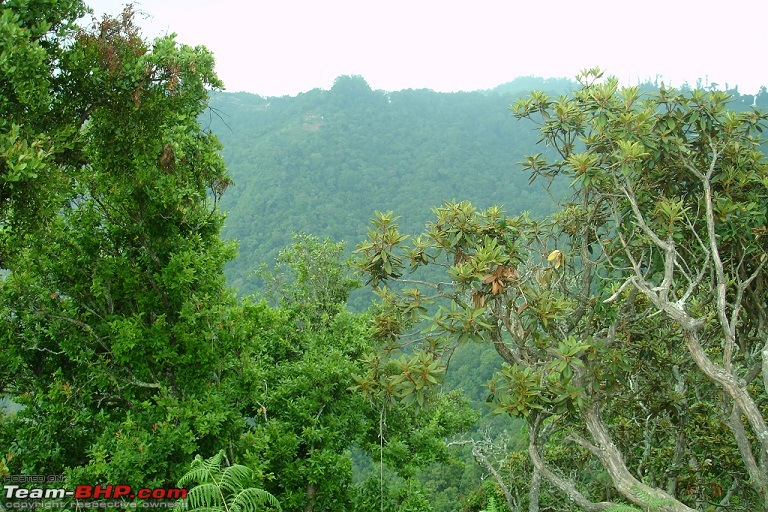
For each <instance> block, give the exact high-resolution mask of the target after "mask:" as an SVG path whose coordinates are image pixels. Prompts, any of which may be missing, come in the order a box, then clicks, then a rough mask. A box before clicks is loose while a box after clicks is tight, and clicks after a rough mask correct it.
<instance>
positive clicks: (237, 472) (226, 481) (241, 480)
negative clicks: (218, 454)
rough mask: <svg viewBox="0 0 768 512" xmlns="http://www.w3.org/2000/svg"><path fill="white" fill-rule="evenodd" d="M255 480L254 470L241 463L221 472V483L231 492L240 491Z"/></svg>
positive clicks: (222, 486)
mask: <svg viewBox="0 0 768 512" xmlns="http://www.w3.org/2000/svg"><path fill="white" fill-rule="evenodd" d="M252 482H253V471H252V470H251V469H250V468H248V467H245V466H242V465H240V464H235V465H233V466H229V467H228V468H226V469H225V470H224V471H223V472H222V473H221V478H220V479H219V485H220V486H221V488H222V489H226V490H227V491H229V492H233V493H235V492H239V491H241V490H242V489H245V488H246V487H248V486H250V484H251V483H252Z"/></svg>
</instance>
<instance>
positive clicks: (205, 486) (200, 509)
mask: <svg viewBox="0 0 768 512" xmlns="http://www.w3.org/2000/svg"><path fill="white" fill-rule="evenodd" d="M223 458H224V451H223V450H222V451H220V452H219V453H218V454H216V455H214V456H213V457H211V458H210V459H208V460H203V458H202V457H201V456H200V455H198V456H197V457H195V460H194V461H193V462H192V464H191V468H190V470H189V471H188V472H187V473H186V474H185V475H184V476H182V477H181V478H180V479H179V483H178V485H179V487H186V486H187V484H190V483H192V482H197V483H198V485H197V486H195V487H194V488H193V489H191V490H190V491H189V492H188V493H187V497H186V498H185V499H184V500H181V505H183V506H184V508H187V509H188V510H189V511H190V512H223V511H232V512H259V511H261V510H263V509H264V506H265V505H271V506H273V507H275V508H276V509H277V510H281V508H280V503H279V502H278V501H277V498H275V497H274V496H273V495H272V494H270V493H269V492H267V491H265V490H263V489H257V488H254V487H249V486H250V485H252V484H253V480H254V476H255V474H254V472H253V470H251V469H250V468H248V467H246V466H243V465H240V464H233V465H232V466H229V467H227V468H225V469H224V470H223V471H222V469H221V461H222V459H223ZM233 496H234V499H233Z"/></svg>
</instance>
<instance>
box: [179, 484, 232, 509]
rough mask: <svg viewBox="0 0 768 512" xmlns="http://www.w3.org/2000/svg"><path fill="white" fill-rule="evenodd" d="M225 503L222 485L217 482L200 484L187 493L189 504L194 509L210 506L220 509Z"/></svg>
mask: <svg viewBox="0 0 768 512" xmlns="http://www.w3.org/2000/svg"><path fill="white" fill-rule="evenodd" d="M224 503H225V502H224V495H223V494H222V493H221V487H219V486H218V485H216V484H215V483H205V484H200V485H198V486H196V487H194V488H193V489H191V490H190V491H189V492H188V493H187V506H188V507H189V508H190V509H192V510H199V509H201V508H208V507H218V508H219V509H220V508H221V507H222V506H223V505H224Z"/></svg>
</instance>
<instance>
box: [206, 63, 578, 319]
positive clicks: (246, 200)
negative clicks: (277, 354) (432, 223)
mask: <svg viewBox="0 0 768 512" xmlns="http://www.w3.org/2000/svg"><path fill="white" fill-rule="evenodd" d="M534 83H536V84H537V86H536V87H540V88H549V87H550V84H548V83H547V82H546V81H545V80H543V79H536V80H534ZM571 83H572V82H571ZM572 84H573V83H572ZM557 89H558V90H559V87H557ZM521 94H524V92H523V90H522V89H520V88H518V87H517V86H515V88H514V90H512V91H493V92H473V93H450V94H448V93H438V92H434V91H429V90H405V91H394V92H384V91H373V90H371V89H370V87H369V86H368V84H366V83H365V81H364V80H363V79H362V78H360V77H339V79H338V80H337V83H336V84H335V85H334V87H333V88H332V89H331V90H330V91H324V90H313V91H309V92H307V93H304V94H299V95H298V96H296V97H282V98H262V97H259V96H256V95H252V94H246V93H235V94H230V93H216V94H214V95H213V96H212V103H211V105H212V107H213V109H214V111H215V114H217V115H214V114H206V115H205V116H204V118H203V119H202V122H203V123H204V124H206V125H209V126H210V128H211V129H212V130H213V132H214V133H216V134H217V136H218V137H219V138H220V139H221V141H222V142H223V144H224V150H223V152H222V154H223V155H224V158H225V160H226V162H227V167H228V169H229V172H230V173H231V175H232V178H233V180H234V182H235V186H234V187H232V190H230V191H229V192H228V193H227V195H226V196H225V197H224V198H222V206H223V207H224V208H226V209H227V210H228V211H229V216H228V218H227V224H226V226H225V228H224V236H226V237H231V238H236V239H238V240H239V242H240V249H241V250H240V257H239V258H238V259H237V260H235V261H234V262H233V263H232V264H230V265H229V266H228V267H227V276H228V279H229V282H230V283H231V284H232V285H233V286H236V287H238V288H239V289H240V291H241V294H243V295H245V294H248V293H253V292H254V291H255V290H257V285H258V282H256V281H252V280H250V279H249V273H250V272H251V270H252V268H253V263H252V262H254V261H271V260H272V259H274V258H275V257H276V256H277V252H278V251H279V250H280V249H281V248H282V247H285V246H286V245H288V244H289V243H290V242H291V233H295V232H305V233H313V234H315V235H317V236H319V237H320V238H321V239H323V238H326V237H328V238H331V239H333V240H345V241H347V242H350V241H358V240H360V239H362V238H363V237H364V236H365V234H366V224H367V222H366V220H367V219H368V218H369V217H370V215H371V212H373V211H376V210H378V211H381V212H386V211H389V210H395V211H397V213H398V215H401V216H402V222H403V223H404V224H403V225H404V227H405V228H406V229H409V230H415V229H416V228H417V227H418V226H419V225H420V224H423V223H424V222H426V220H427V219H428V216H429V211H428V209H427V207H428V206H430V205H435V204H440V203H441V202H442V201H444V200H446V199H450V198H456V197H458V198H462V199H468V200H472V201H473V202H474V203H475V204H478V205H482V206H483V207H487V206H490V205H492V204H506V205H507V207H508V208H509V210H510V211H515V212H518V211H523V210H531V211H535V212H540V213H545V212H547V211H549V210H547V209H546V208H548V205H549V204H550V202H549V197H548V196H547V195H546V193H545V192H544V191H542V190H540V188H539V187H531V186H529V185H528V183H527V180H526V177H525V176H523V175H520V174H519V173H516V172H512V169H513V167H514V162H516V161H517V160H520V159H521V158H522V157H523V154H524V148H527V147H532V146H533V145H534V144H535V143H536V134H535V133H533V132H532V131H531V130H529V129H528V128H527V127H526V126H525V125H524V123H518V122H516V121H515V120H514V119H511V116H509V114H508V113H506V112H505V108H506V106H507V105H508V104H509V103H510V102H512V101H514V100H515V99H516V98H518V97H520V95H521ZM564 185H565V183H564V182H563V183H561V184H559V185H557V186H556V187H555V188H554V189H553V193H554V194H555V195H563V194H564V193H565V191H564ZM368 302H369V300H368V297H366V298H365V300H363V299H362V298H360V297H356V302H355V305H356V308H357V309H358V310H364V309H365V308H366V307H367V305H368Z"/></svg>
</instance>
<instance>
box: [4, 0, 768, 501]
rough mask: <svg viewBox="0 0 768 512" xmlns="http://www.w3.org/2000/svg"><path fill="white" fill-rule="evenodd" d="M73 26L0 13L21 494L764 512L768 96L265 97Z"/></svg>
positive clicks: (9, 6)
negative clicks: (46, 486)
mask: <svg viewBox="0 0 768 512" xmlns="http://www.w3.org/2000/svg"><path fill="white" fill-rule="evenodd" d="M85 12H86V8H85V6H84V5H83V4H82V3H81V2H78V1H69V0H52V1H50V2H45V3H34V2H25V1H10V2H0V34H2V35H0V71H2V75H0V268H2V273H0V347H2V356H1V357H0V399H1V400H2V404H3V406H2V408H0V477H2V478H4V479H5V478H6V477H7V478H9V479H11V480H13V479H15V480H13V481H18V482H21V483H20V485H18V486H15V485H11V486H10V487H9V486H7V485H6V486H5V487H4V492H5V496H6V497H5V499H6V502H3V506H4V507H6V508H17V507H21V506H25V507H27V506H31V505H35V506H41V507H57V508H61V509H67V510H79V509H82V508H93V507H96V506H99V507H102V506H105V503H104V502H103V501H99V500H95V499H91V498H92V497H90V496H89V497H84V496H80V495H79V492H77V493H75V490H76V489H81V487H79V486H83V485H85V486H92V485H102V486H113V485H119V486H131V488H136V489H138V488H158V489H160V490H163V489H174V488H175V487H176V486H178V487H184V488H185V489H186V488H190V491H189V495H188V496H187V498H186V501H184V502H182V503H180V504H179V505H181V506H187V507H189V508H191V509H205V510H228V509H231V510H263V511H270V510H290V511H293V510H303V511H306V512H321V511H334V512H335V511H339V510H349V511H352V512H370V511H371V510H380V511H382V512H383V511H388V512H389V511H413V512H417V511H419V512H422V511H423V512H430V511H433V512H443V511H446V512H447V511H458V510H461V511H462V512H464V511H466V512H479V511H489V510H512V511H521V510H528V511H529V512H539V511H544V510H584V511H590V512H591V511H614V512H616V511H637V510H654V511H675V512H678V511H679V512H688V511H691V510H706V511H727V510H738V511H745V512H746V511H754V510H768V470H767V469H766V468H767V467H768V427H767V426H766V423H768V422H767V421H766V418H767V417H768V412H767V410H766V403H768V401H767V398H768V397H767V396H766V389H767V388H768V280H767V276H768V270H767V267H768V253H766V247H768V243H767V242H766V240H767V237H768V162H767V161H766V158H765V156H764V154H763V153H762V150H763V149H764V148H765V143H764V138H763V136H762V133H763V130H764V129H765V127H766V124H767V123H768V114H766V113H765V112H764V111H763V110H761V107H766V106H768V93H767V91H766V90H765V88H763V89H762V90H761V91H760V93H759V94H758V95H757V96H749V95H740V94H739V93H738V90H737V89H734V90H730V91H720V90H717V89H716V88H714V87H708V88H698V87H697V88H689V87H684V88H682V89H681V90H675V89H670V88H667V87H664V86H663V84H642V85H638V86H636V87H619V84H618V81H617V80H616V79H614V78H611V77H608V76H605V75H604V74H603V73H602V72H601V71H600V70H599V69H592V70H585V71H584V72H583V73H581V74H580V75H579V76H578V77H576V80H575V81H571V80H568V79H541V78H533V77H528V78H522V79H518V80H516V81H514V82H511V83H509V84H504V85H502V86H499V87H498V88H496V89H494V90H490V91H477V92H463V93H450V94H448V93H436V92H433V91H429V90H404V91H391V92H385V91H374V90H371V88H370V87H369V86H368V84H367V83H366V81H365V79H364V78H362V77H359V76H341V77H339V78H338V79H337V80H336V81H335V83H334V85H333V87H332V88H331V89H330V90H328V91H325V90H319V89H317V90H313V91H309V92H307V93H304V94H300V95H298V96H296V97H280V98H262V97H259V96H257V95H253V94H246V93H236V94H229V93H223V92H221V91H220V89H221V88H222V86H223V84H222V83H221V82H220V81H219V79H218V78H217V76H216V74H215V72H214V59H213V56H212V55H211V53H210V52H209V51H207V50H206V49H205V48H203V47H194V48H193V47H189V46H186V45H183V44H180V43H178V42H177V41H176V40H175V38H174V36H166V37H162V38H158V39H156V40H154V41H151V42H150V41H147V40H146V39H145V38H143V37H142V35H141V33H140V31H139V29H138V27H137V26H136V25H135V23H134V12H133V9H132V8H131V7H130V6H129V7H127V8H126V9H125V10H124V11H123V12H122V13H121V14H120V15H118V16H116V17H109V16H106V17H104V18H103V19H100V20H92V22H85V21H84V20H83V18H82V16H83V15H84V14H85ZM222 144H223V145H222ZM233 183H234V186H233ZM502 205H503V206H502ZM369 219H370V222H369ZM410 233H415V234H413V235H411V234H410ZM233 239H237V240H238V241H239V248H238V247H237V243H236V242H234V241H233ZM341 240H344V241H346V245H345V243H343V242H342V241H341ZM238 250H239V257H238V258H237V259H235V256H236V253H237V252H238ZM350 252H352V254H353V256H352V263H350V262H349V260H348V259H347V257H348V256H349V254H350ZM225 269H226V270H225ZM225 272H226V273H227V274H228V276H227V278H226V279H225ZM361 286H364V287H365V288H366V289H367V290H368V292H369V293H370V295H369V297H374V296H375V299H374V301H373V303H370V301H368V303H366V302H365V301H357V303H356V304H355V306H356V307H355V308H350V296H351V294H352V293H353V292H354V291H355V290H356V289H358V288H359V287H361ZM489 412H494V413H496V414H494V415H493V419H490V418H489V414H488V413H489ZM28 475H32V476H33V477H30V478H27V476H28ZM34 475H52V476H56V479H57V482H56V485H60V486H61V488H62V489H66V490H70V491H73V495H71V496H67V495H66V494H64V495H49V496H42V495H41V496H39V497H38V496H37V495H33V494H32V492H33V491H34V492H41V491H40V490H39V489H37V491H35V489H36V487H35V485H36V483H37V482H36V481H35V478H36V477H34ZM59 477H60V479H59ZM4 481H7V480H4ZM89 488H90V487H89ZM121 488H123V487H121ZM175 490H177V491H178V490H180V489H175ZM174 497H180V496H179V495H175V496H174ZM117 498H118V497H115V499H116V500H117V501H119V502H120V503H119V506H120V507H121V508H125V507H132V506H139V505H140V506H142V507H143V506H152V507H154V506H166V505H169V504H170V503H167V502H166V503H161V502H158V501H157V500H159V499H160V498H157V497H155V498H148V497H146V496H142V495H137V496H133V495H128V494H127V493H126V494H124V495H121V496H120V497H119V499H117ZM30 500H31V501H30ZM113 505H114V504H113Z"/></svg>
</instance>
